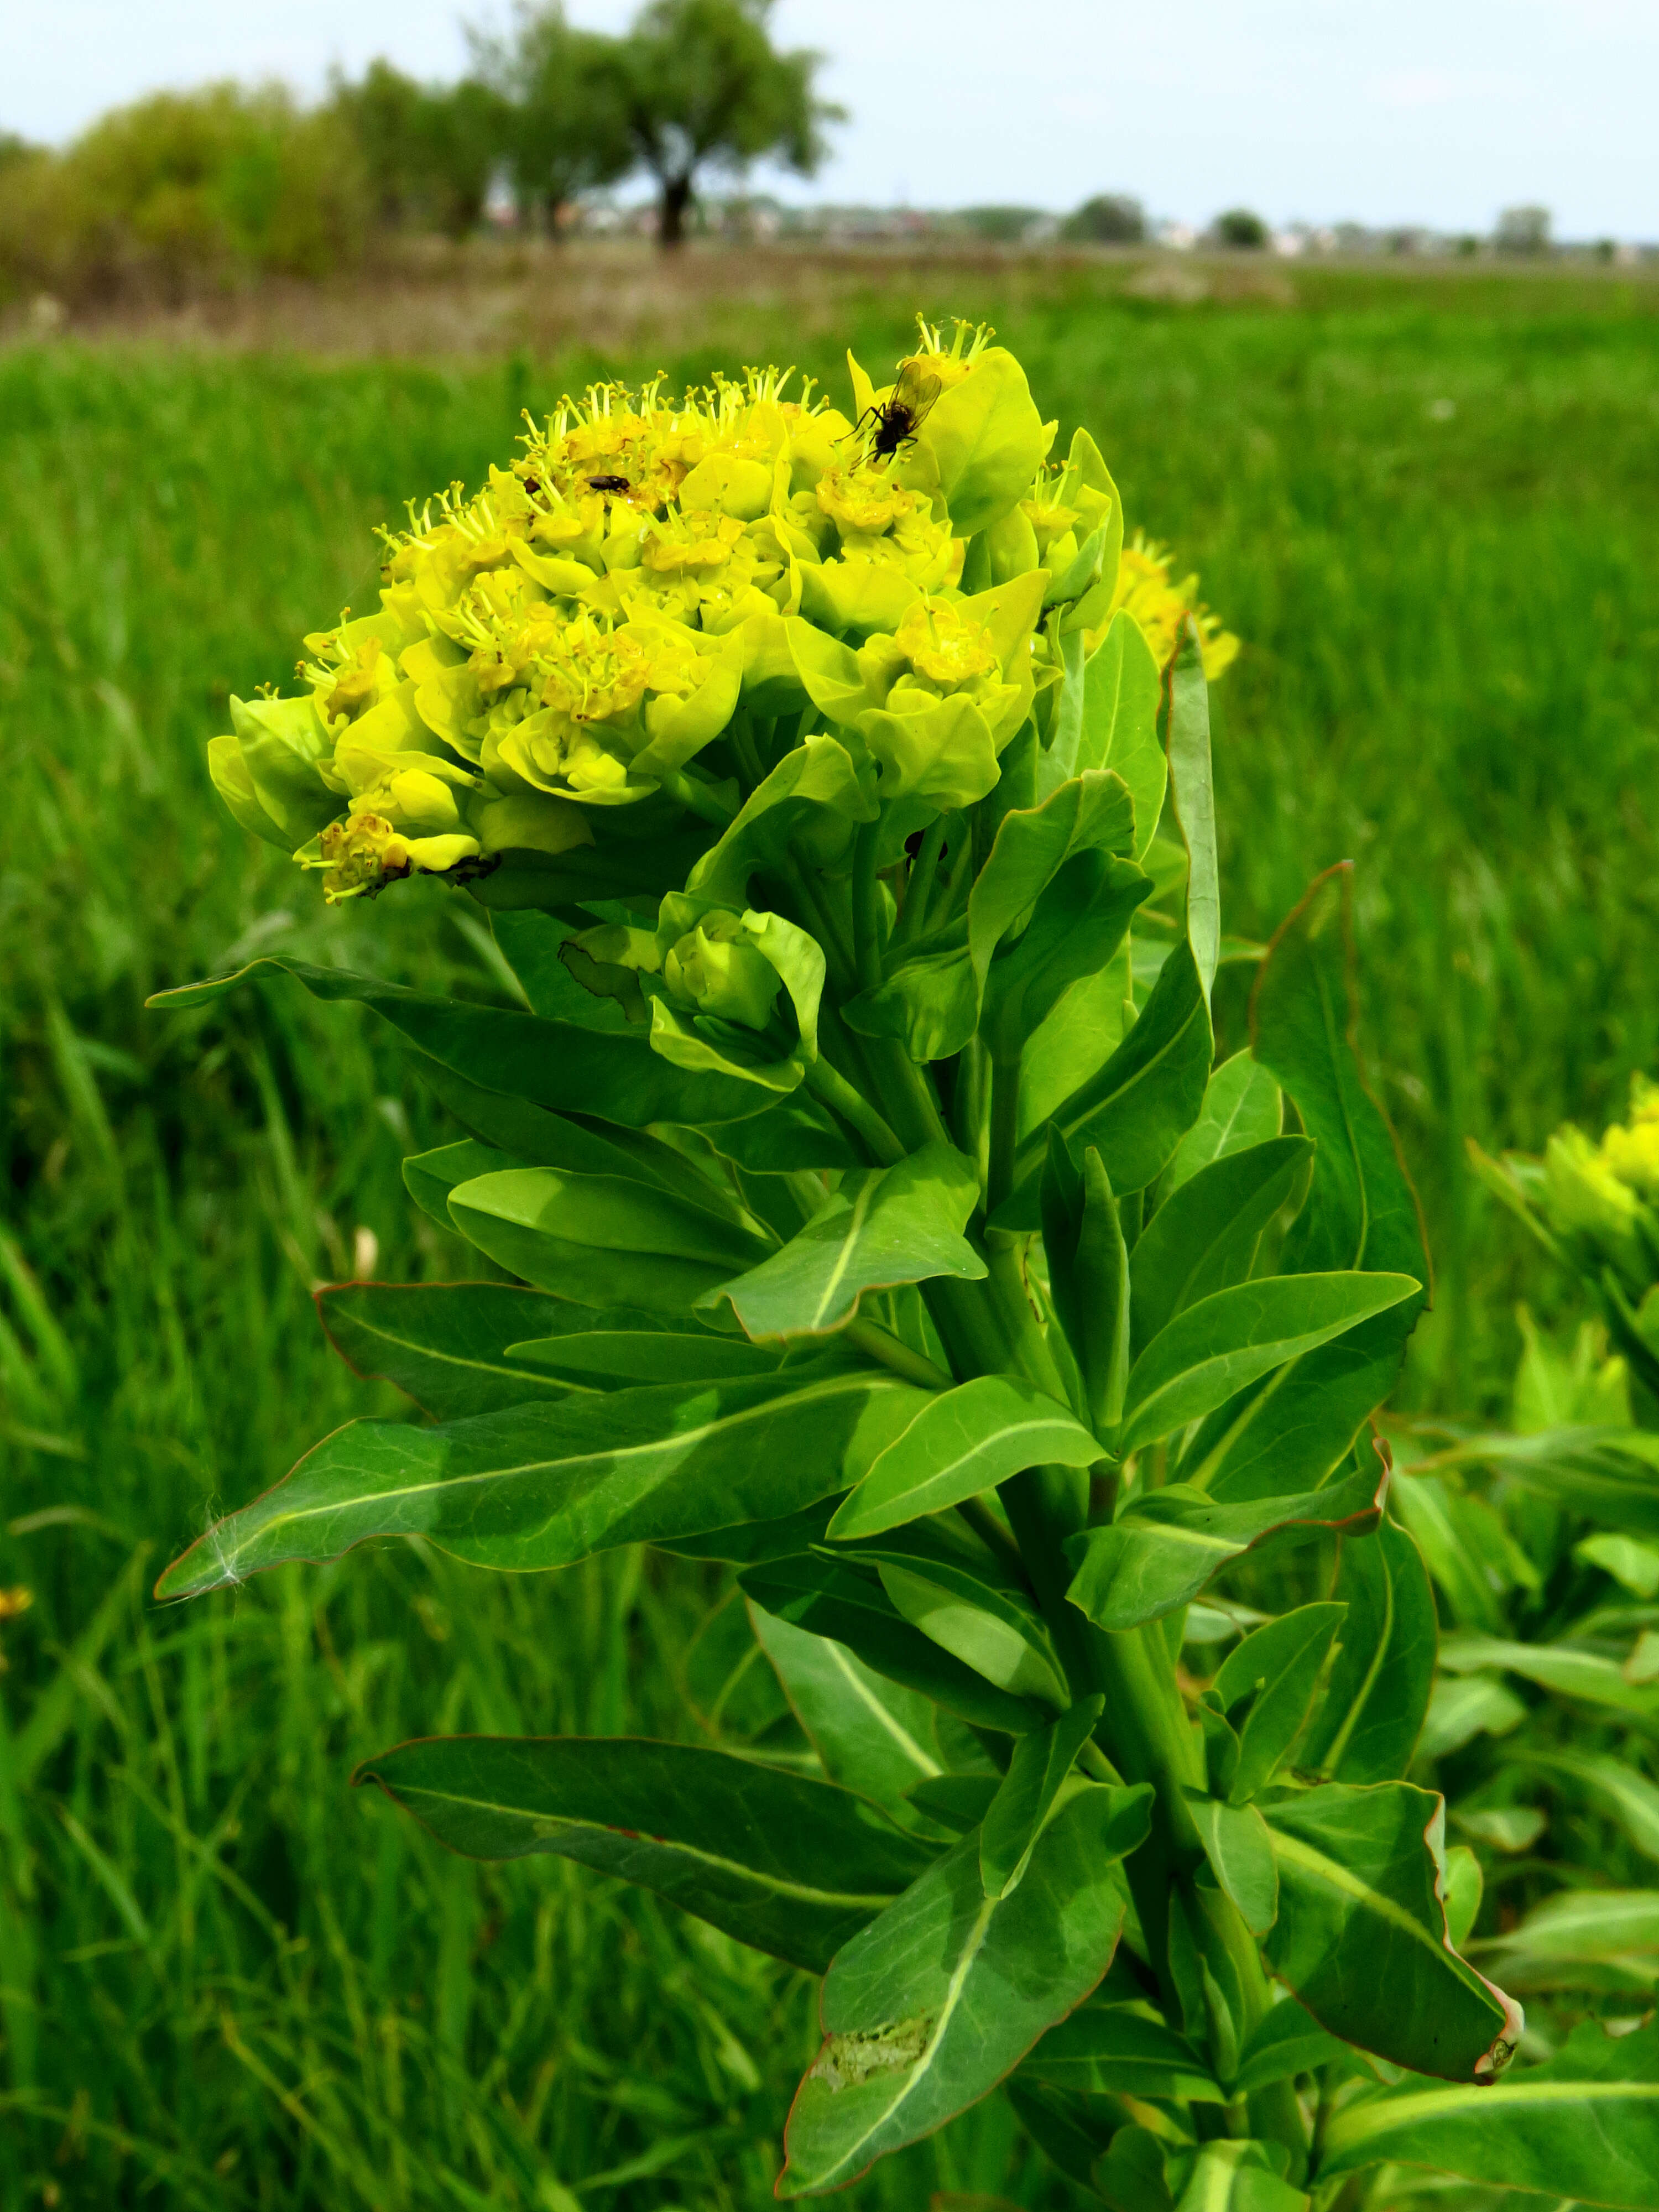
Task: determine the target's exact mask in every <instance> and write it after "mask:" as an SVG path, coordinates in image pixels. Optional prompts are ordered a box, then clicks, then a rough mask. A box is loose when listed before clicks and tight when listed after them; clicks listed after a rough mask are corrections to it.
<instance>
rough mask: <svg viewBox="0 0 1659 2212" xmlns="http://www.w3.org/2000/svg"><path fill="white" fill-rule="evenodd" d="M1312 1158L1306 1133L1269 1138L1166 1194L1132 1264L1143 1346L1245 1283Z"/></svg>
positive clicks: (1137, 1336) (1138, 1343)
mask: <svg viewBox="0 0 1659 2212" xmlns="http://www.w3.org/2000/svg"><path fill="white" fill-rule="evenodd" d="M1312 1157H1313V1146H1312V1145H1311V1144H1310V1142H1309V1141H1308V1139H1306V1138H1305V1137H1271V1138H1269V1139H1267V1141H1266V1142H1265V1143H1263V1144H1260V1145H1251V1146H1249V1147H1248V1148H1246V1149H1244V1150H1243V1151H1238V1152H1227V1153H1225V1154H1223V1155H1222V1157H1221V1158H1218V1159H1216V1160H1213V1161H1212V1163H1211V1164H1209V1166H1207V1167H1204V1168H1200V1169H1199V1170H1197V1171H1196V1173H1194V1175H1193V1176H1190V1177H1189V1178H1188V1180H1187V1181H1186V1182H1183V1183H1182V1185H1181V1186H1180V1188H1178V1189H1177V1190H1176V1191H1175V1192H1174V1193H1173V1194H1171V1195H1170V1197H1168V1198H1166V1199H1165V1200H1164V1203H1163V1204H1162V1205H1161V1206H1159V1207H1158V1212H1156V1213H1155V1214H1154V1215H1153V1216H1152V1221H1151V1223H1150V1224H1149V1225H1148V1226H1147V1228H1146V1230H1145V1231H1144V1232H1143V1233H1142V1235H1141V1237H1140V1240H1139V1243H1137V1244H1136V1246H1135V1249H1134V1258H1133V1261H1132V1263H1131V1266H1130V1270H1129V1276H1130V1283H1131V1285H1132V1289H1133V1304H1132V1307H1131V1312H1132V1315H1133V1345H1134V1349H1135V1351H1136V1352H1141V1351H1142V1350H1144V1349H1145V1347H1146V1345H1147V1344H1148V1343H1149V1342H1150V1341H1151V1340H1152V1338H1153V1337H1154V1336H1156V1335H1157V1334H1158V1331H1159V1330H1160V1329H1161V1328H1164V1327H1165V1326H1166V1325H1167V1324H1168V1323H1169V1322H1171V1321H1173V1320H1174V1319H1175V1317H1176V1315H1177V1314H1179V1313H1182V1312H1184V1311H1185V1310H1186V1308H1187V1307H1188V1306H1190V1305H1194V1304H1197V1303H1198V1301H1199V1300H1200V1298H1205V1297H1210V1296H1212V1294H1213V1293H1214V1292H1215V1291H1223V1290H1227V1289H1229V1288H1231V1285H1233V1284H1235V1283H1242V1282H1243V1281H1244V1279H1246V1277H1247V1276H1248V1275H1249V1272H1250V1269H1251V1267H1252V1265H1253V1264H1254V1261H1255V1252H1256V1246H1257V1244H1258V1243H1260V1242H1261V1232H1262V1231H1263V1230H1264V1229H1265V1228H1266V1227H1267V1224H1268V1223H1269V1222H1270V1221H1271V1220H1272V1219H1273V1216H1274V1214H1275V1213H1277V1212H1279V1208H1280V1206H1283V1205H1285V1202H1286V1201H1287V1200H1288V1199H1289V1198H1290V1195H1291V1192H1292V1190H1293V1189H1294V1188H1295V1187H1296V1185H1297V1182H1298V1180H1299V1179H1300V1177H1301V1176H1302V1175H1303V1174H1304V1171H1305V1170H1306V1168H1307V1165H1308V1163H1309V1161H1310V1159H1311V1158H1312Z"/></svg>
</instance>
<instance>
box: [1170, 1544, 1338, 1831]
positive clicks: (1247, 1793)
mask: <svg viewBox="0 0 1659 2212" xmlns="http://www.w3.org/2000/svg"><path fill="white" fill-rule="evenodd" d="M1358 1541H1362V1542H1363V1541H1364V1539H1363V1538H1361V1539H1359V1540H1358ZM1346 1613H1347V1607H1346V1606H1343V1605H1304V1606H1298V1607H1297V1609H1296V1611H1295V1612H1294V1613H1285V1614H1282V1615H1281V1616H1280V1618H1279V1620H1272V1621H1269V1622H1268V1623H1267V1626H1265V1627H1262V1628H1258V1629H1255V1630H1254V1631H1253V1632H1252V1633H1251V1634H1249V1636H1247V1637H1246V1638H1244V1640H1243V1643H1242V1644H1237V1646H1236V1647H1235V1648H1234V1649H1233V1650H1231V1651H1230V1652H1229V1653H1228V1655H1227V1656H1226V1658H1225V1660H1224V1661H1223V1662H1222V1664H1221V1667H1220V1669H1219V1671H1218V1673H1217V1675H1216V1678H1215V1680H1214V1681H1213V1682H1212V1683H1211V1685H1210V1688H1209V1692H1208V1695H1209V1696H1211V1697H1212V1698H1214V1699H1216V1701H1217V1702H1218V1704H1219V1705H1221V1707H1222V1708H1223V1710H1224V1711H1225V1712H1226V1714H1227V1716H1228V1717H1229V1719H1230V1720H1231V1723H1232V1724H1233V1726H1234V1728H1235V1729H1237V1733H1238V1739H1239V1755H1238V1764H1237V1770H1236V1771H1235V1773H1234V1775H1233V1777H1232V1780H1231V1786H1230V1788H1229V1790H1228V1792H1227V1794H1228V1796H1229V1797H1230V1798H1231V1801H1232V1802H1233V1803H1234V1804H1235V1805H1243V1804H1246V1803H1248V1802H1249V1800H1250V1799H1251V1798H1252V1797H1254V1796H1255V1795H1256V1794H1257V1792H1258V1791H1259V1790H1262V1789H1263V1788H1265V1786H1266V1785H1267V1783H1268V1782H1269V1781H1270V1780H1271V1779H1272V1778H1273V1773H1274V1771H1275V1770H1276V1769H1277V1768H1278V1766H1279V1764H1280V1762H1281V1761H1282V1760H1283V1759H1285V1755H1286V1754H1287V1753H1289V1751H1290V1749H1291V1746H1292V1745H1293V1744H1294V1743H1295V1741H1296V1740H1297V1736H1298V1735H1300V1734H1301V1732H1302V1723H1303V1722H1304V1720H1305V1719H1306V1717H1307V1713H1308V1707H1309V1705H1310V1704H1311V1703H1312V1701H1313V1693H1314V1686H1315V1685H1316V1682H1317V1681H1318V1680H1319V1674H1320V1670H1321V1668H1322V1667H1323V1666H1324V1663H1325V1656H1326V1654H1327V1653H1328V1651H1329V1650H1330V1648H1331V1644H1332V1642H1333V1640H1334V1638H1335V1636H1336V1633H1337V1632H1338V1630H1339V1629H1340V1628H1341V1626H1342V1625H1343V1621H1344V1620H1345V1618H1346Z"/></svg>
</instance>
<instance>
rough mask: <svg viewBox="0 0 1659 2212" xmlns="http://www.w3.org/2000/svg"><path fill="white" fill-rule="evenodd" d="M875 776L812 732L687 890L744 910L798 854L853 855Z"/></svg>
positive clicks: (759, 790)
mask: <svg viewBox="0 0 1659 2212" xmlns="http://www.w3.org/2000/svg"><path fill="white" fill-rule="evenodd" d="M872 781H873V779H872V776H871V775H870V774H869V771H868V770H867V769H866V775H865V778H864V780H863V781H860V775H859V772H858V770H857V769H856V768H855V767H854V764H853V761H852V757H851V756H850V755H849V754H848V750H847V748H846V746H845V745H843V744H842V742H841V741H840V739H839V738H834V737H830V736H828V735H820V736H817V737H810V738H805V739H804V740H803V742H802V743H801V744H799V745H794V746H792V747H791V749H790V750H789V751H787V753H785V755H784V756H783V758H782V759H781V761H780V762H779V763H778V764H777V766H776V767H775V769H773V770H772V771H771V773H770V774H769V775H768V776H767V777H766V779H765V781H763V783H761V784H759V785H758V786H757V787H756V789H755V790H754V791H752V792H751V793H750V795H749V797H748V798H747V799H745V800H744V804H743V806H742V809H741V810H740V811H739V812H738V816H737V817H736V819H735V820H734V821H733V822H732V826H731V828H730V829H726V831H724V832H723V833H722V835H721V837H720V842H719V843H718V844H717V845H715V846H714V848H713V849H712V850H711V851H709V852H708V853H705V854H704V855H703V856H702V859H701V860H699V861H698V862H697V864H696V866H695V867H694V868H693V869H692V871H691V872H690V876H689V877H688V878H686V883H685V887H686V889H687V890H688V891H692V892H695V893H696V894H697V896H700V897H702V898H708V899H714V900H715V901H717V902H718V903H719V904H720V905H721V906H726V907H731V908H733V909H734V910H735V911H737V912H738V913H741V912H742V911H743V909H744V908H745V907H746V906H748V905H749V904H750V884H751V883H752V882H753V879H754V878H755V877H756V876H757V875H758V874H761V873H766V874H769V875H777V874H779V873H780V872H786V871H787V869H788V868H789V867H791V866H793V865H794V864H795V855H796V854H799V860H800V861H801V863H802V864H804V865H806V866H818V867H828V868H834V867H836V866H839V865H840V864H841V863H842V862H844V861H845V860H847V858H848V855H849V854H851V852H852V849H853V839H854V835H855V834H856V831H857V829H858V825H859V823H861V822H873V821H874V820H875V818H876V812H877V808H876V801H875V796H874V793H873V790H872V789H870V790H866V784H868V783H872ZM659 888H660V886H659ZM730 1118H732V1119H733V1120H736V1119H740V1118H741V1117H740V1116H739V1115H732V1116H731V1117H730Z"/></svg>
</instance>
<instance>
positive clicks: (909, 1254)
mask: <svg viewBox="0 0 1659 2212" xmlns="http://www.w3.org/2000/svg"><path fill="white" fill-rule="evenodd" d="M978 1200H979V1178H978V1176H976V1175H975V1172H974V1170H973V1167H972V1165H971V1164H970V1163H969V1160H968V1159H967V1158H965V1157H964V1155H963V1154H962V1153H961V1152H957V1151H955V1150H954V1149H953V1148H952V1147H951V1146H949V1145H928V1146H924V1147H923V1149H922V1150H921V1152H912V1153H911V1154H910V1155H909V1157H908V1158H906V1159H902V1160H900V1161H899V1162H898V1163H897V1164H896V1166H894V1167H890V1168H866V1169H863V1170H860V1171H859V1172H857V1173H856V1174H853V1175H849V1176H845V1177H844V1178H843V1179H842V1185H841V1188H840V1189H839V1190H837V1191H836V1193H835V1194H833V1196H832V1197H831V1198H830V1200H829V1203H828V1204H827V1205H826V1206H824V1207H823V1210H822V1211H821V1212H817V1213H815V1214H814V1215H813V1217H812V1218H811V1221H809V1222H808V1223H807V1225H806V1226H805V1228H804V1229H803V1230H802V1231H800V1233H799V1236H796V1237H792V1238H791V1239H790V1241H789V1242H788V1243H787V1244H786V1245H785V1246H784V1247H783V1249H782V1250H781V1251H780V1252H775V1253H774V1254H773V1255H772V1256H771V1258H770V1259H768V1260H763V1261H761V1263H760V1264H759V1266H757V1267H750V1269H749V1270H748V1272H747V1273H744V1274H741V1275H734V1276H733V1277H732V1279H731V1280H729V1281H727V1282H723V1283H720V1285H717V1286H716V1287H715V1288H714V1290H712V1291H709V1292H708V1293H707V1294H706V1295H705V1297H704V1298H703V1300H702V1303H703V1304H706V1305H712V1304H715V1303H716V1302H717V1301H718V1300H719V1299H720V1298H722V1297H725V1298H729V1299H730V1300H731V1302H732V1307H733V1310H735V1311H736V1314H737V1316H738V1320H739V1321H740V1322H742V1323H743V1325H744V1328H745V1329H747V1331H748V1332H749V1334H750V1336H811V1335H818V1334H825V1333H827V1332H829V1330H832V1329H837V1328H841V1327H842V1325H843V1323H845V1322H848V1321H850V1320H851V1319H852V1317H853V1315H854V1310H856V1308H857V1305H858V1302H859V1299H860V1297H861V1296H862V1294H863V1293H864V1292H865V1291H869V1290H889V1289H891V1287H892V1286H893V1285H895V1284H896V1283H920V1282H925V1281H927V1280H928V1279H930V1278H931V1277H933V1276H936V1275H955V1276H957V1278H959V1279H963V1280H968V1281H972V1280H975V1279H977V1278H979V1277H981V1276H982V1275H984V1273H986V1266H985V1262H984V1261H983V1260H982V1259H981V1257H980V1255H979V1254H978V1253H977V1252H975V1249H974V1248H973V1246H972V1245H971V1244H969V1243H968V1242H967V1241H966V1239H965V1238H964V1237H963V1235H962V1231H963V1228H964V1226H965V1225H966V1224H967V1221H968V1218H969V1215H970V1214H971V1213H972V1212H973V1210H974V1207H975V1205H976V1204H977V1203H978Z"/></svg>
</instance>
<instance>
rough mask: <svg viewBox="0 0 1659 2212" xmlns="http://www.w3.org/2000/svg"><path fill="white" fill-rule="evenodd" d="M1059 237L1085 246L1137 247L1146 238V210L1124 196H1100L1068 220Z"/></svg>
mask: <svg viewBox="0 0 1659 2212" xmlns="http://www.w3.org/2000/svg"><path fill="white" fill-rule="evenodd" d="M1060 236H1061V237H1062V238H1064V239H1067V240H1072V241H1073V243H1075V244H1079V245H1088V246H1139V245H1140V244H1141V243H1142V242H1143V240H1145V238H1146V209H1145V208H1144V207H1142V205H1141V204H1140V202H1139V200H1138V199H1134V198H1133V197H1131V196H1130V195H1129V194H1128V193H1127V192H1099V193H1097V195H1096V196H1095V197H1094V198H1093V199H1091V200H1085V201H1084V203H1083V205H1082V206H1081V207H1080V208H1079V210H1078V211H1077V213H1076V214H1075V215H1072V216H1067V217H1066V221H1065V223H1064V224H1063V225H1062V226H1061V228H1060Z"/></svg>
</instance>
